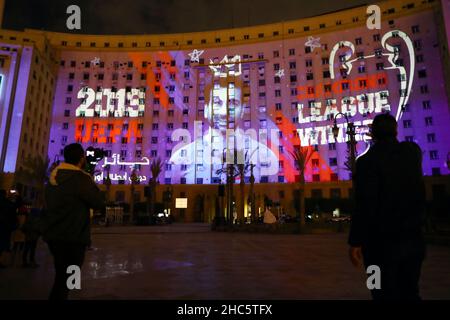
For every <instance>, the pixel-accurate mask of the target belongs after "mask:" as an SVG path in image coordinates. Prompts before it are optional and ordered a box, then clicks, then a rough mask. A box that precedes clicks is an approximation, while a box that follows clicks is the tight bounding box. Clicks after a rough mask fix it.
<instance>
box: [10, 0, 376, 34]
mask: <svg viewBox="0 0 450 320" xmlns="http://www.w3.org/2000/svg"><path fill="white" fill-rule="evenodd" d="M374 2H375V1H373V0H345V1H342V0H339V1H336V0H335V1H330V0H306V1H305V0H276V1H275V0H227V1H225V0H190V1H189V0H6V5H5V15H4V20H3V28H5V29H16V30H23V29H25V28H33V29H45V30H51V31H60V32H75V33H85V34H155V33H176V32H191V31H205V30H214V29H222V28H231V27H245V26H249V25H250V26H251V25H258V24H265V23H272V22H280V21H283V20H284V21H287V20H293V19H298V18H303V17H310V16H314V15H319V14H324V13H328V12H332V11H336V10H340V9H345V8H350V7H354V6H359V5H364V4H367V3H374ZM71 4H76V5H78V6H80V8H81V30H74V31H70V30H68V29H67V28H66V19H67V17H68V16H69V15H68V14H66V8H67V7H68V6H69V5H71Z"/></svg>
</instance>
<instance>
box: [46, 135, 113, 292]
mask: <svg viewBox="0 0 450 320" xmlns="http://www.w3.org/2000/svg"><path fill="white" fill-rule="evenodd" d="M85 166H86V157H85V151H84V150H83V147H82V146H81V145H80V144H78V143H72V144H69V145H67V146H66V147H65V148H64V162H62V163H61V164H59V165H58V166H57V167H56V168H54V169H53V171H52V172H51V174H50V179H49V183H48V184H47V186H46V189H45V204H46V210H45V214H44V215H43V216H42V235H43V239H44V241H45V242H47V244H48V247H49V249H50V253H51V254H52V256H53V262H54V266H55V281H54V284H53V287H52V291H51V293H50V297H49V299H50V300H67V298H68V293H69V289H68V287H67V278H68V276H69V275H68V273H67V268H68V267H69V266H71V265H74V266H77V267H79V268H81V266H82V264H83V262H84V257H85V251H86V248H87V247H88V246H89V244H90V242H91V233H90V209H91V208H94V209H102V208H103V207H104V205H105V199H104V195H103V194H102V193H101V191H100V189H99V188H98V187H97V186H96V184H95V182H94V180H93V178H92V177H91V175H90V174H89V173H87V172H85V171H84V170H83V169H82V168H85Z"/></svg>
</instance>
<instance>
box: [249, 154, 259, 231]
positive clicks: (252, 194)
mask: <svg viewBox="0 0 450 320" xmlns="http://www.w3.org/2000/svg"><path fill="white" fill-rule="evenodd" d="M254 167H255V164H253V163H250V211H251V213H252V221H253V222H254V223H256V222H258V221H257V217H256V205H255V192H254V189H253V188H254V185H255V176H254V175H253V168H254Z"/></svg>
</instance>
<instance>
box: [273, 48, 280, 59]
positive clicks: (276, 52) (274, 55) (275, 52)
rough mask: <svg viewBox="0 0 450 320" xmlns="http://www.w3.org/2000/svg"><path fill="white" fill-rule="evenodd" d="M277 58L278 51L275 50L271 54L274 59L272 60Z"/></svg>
mask: <svg viewBox="0 0 450 320" xmlns="http://www.w3.org/2000/svg"><path fill="white" fill-rule="evenodd" d="M279 56H280V51H278V50H275V51H274V52H273V57H274V58H278V57H279Z"/></svg>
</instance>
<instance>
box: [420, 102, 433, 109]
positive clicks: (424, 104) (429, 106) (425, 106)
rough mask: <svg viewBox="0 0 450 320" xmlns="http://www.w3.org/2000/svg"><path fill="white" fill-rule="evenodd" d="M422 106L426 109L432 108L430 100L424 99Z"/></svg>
mask: <svg viewBox="0 0 450 320" xmlns="http://www.w3.org/2000/svg"><path fill="white" fill-rule="evenodd" d="M422 107H423V109H424V110H430V109H431V103H430V100H426V101H422Z"/></svg>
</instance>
